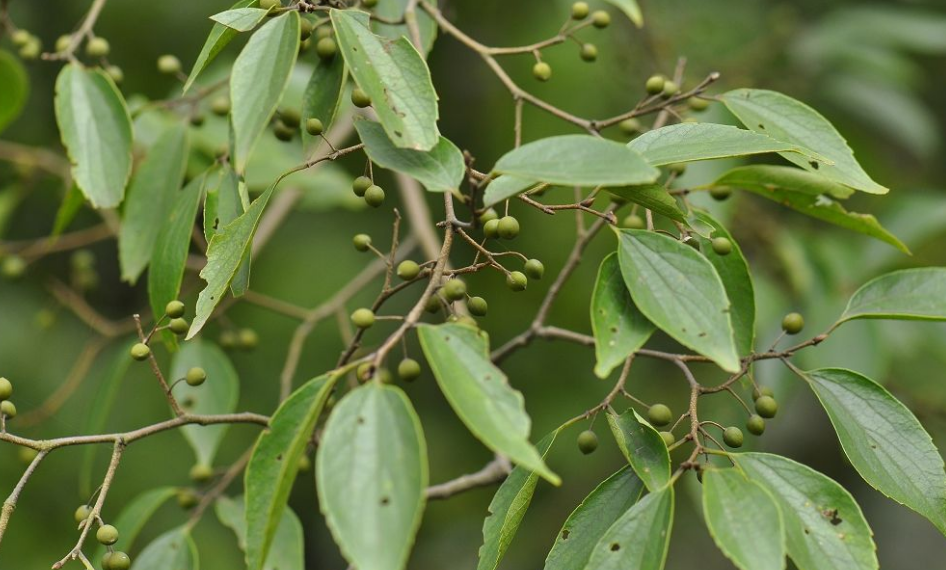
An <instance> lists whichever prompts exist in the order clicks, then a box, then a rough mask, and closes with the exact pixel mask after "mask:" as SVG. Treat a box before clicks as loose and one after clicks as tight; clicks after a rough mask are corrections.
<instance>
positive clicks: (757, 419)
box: [723, 388, 778, 448]
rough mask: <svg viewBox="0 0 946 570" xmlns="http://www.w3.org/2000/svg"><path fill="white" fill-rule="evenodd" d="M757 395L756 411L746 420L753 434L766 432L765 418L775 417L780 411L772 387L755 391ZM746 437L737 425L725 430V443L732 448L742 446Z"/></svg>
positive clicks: (754, 394)
mask: <svg viewBox="0 0 946 570" xmlns="http://www.w3.org/2000/svg"><path fill="white" fill-rule="evenodd" d="M753 396H754V397H755V411H756V413H754V414H751V415H750V416H749V419H748V420H746V429H747V430H749V433H751V434H752V435H757V436H758V435H762V434H763V433H765V420H766V419H771V418H774V417H775V414H776V413H778V402H776V401H775V398H774V397H773V396H772V390H771V389H770V388H762V389H760V390H757V391H755V392H754V393H753ZM743 442H744V437H743V434H742V430H741V429H739V428H738V427H736V426H729V427H727V428H725V429H724V430H723V443H725V444H726V445H727V446H729V447H732V448H739V447H742V444H743Z"/></svg>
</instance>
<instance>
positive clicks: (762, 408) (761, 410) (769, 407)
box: [755, 396, 778, 419]
mask: <svg viewBox="0 0 946 570" xmlns="http://www.w3.org/2000/svg"><path fill="white" fill-rule="evenodd" d="M755 411H756V413H758V414H759V415H760V416H762V417H763V418H766V419H771V418H774V417H775V414H777V413H778V402H776V401H775V398H773V397H772V396H760V397H759V399H758V400H756V401H755Z"/></svg>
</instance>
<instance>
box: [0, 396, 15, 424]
mask: <svg viewBox="0 0 946 570" xmlns="http://www.w3.org/2000/svg"><path fill="white" fill-rule="evenodd" d="M0 416H6V417H7V419H8V420H12V419H13V418H15V417H16V406H15V405H14V404H13V402H11V401H10V400H4V401H2V402H0Z"/></svg>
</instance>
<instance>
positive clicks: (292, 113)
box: [279, 107, 302, 129]
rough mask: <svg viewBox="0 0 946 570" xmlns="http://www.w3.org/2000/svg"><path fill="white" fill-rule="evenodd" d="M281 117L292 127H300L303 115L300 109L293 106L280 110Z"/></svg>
mask: <svg viewBox="0 0 946 570" xmlns="http://www.w3.org/2000/svg"><path fill="white" fill-rule="evenodd" d="M279 118H280V119H282V122H283V123H284V124H285V125H286V126H287V127H289V128H290V129H298V128H299V124H300V123H301V122H302V115H301V114H300V113H299V110H298V109H295V108H293V107H287V108H285V109H282V110H280V111H279Z"/></svg>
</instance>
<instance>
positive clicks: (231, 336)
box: [217, 331, 240, 350]
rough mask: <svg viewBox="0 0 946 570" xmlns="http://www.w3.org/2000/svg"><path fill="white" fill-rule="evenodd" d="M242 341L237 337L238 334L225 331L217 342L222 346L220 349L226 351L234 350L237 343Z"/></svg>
mask: <svg viewBox="0 0 946 570" xmlns="http://www.w3.org/2000/svg"><path fill="white" fill-rule="evenodd" d="M239 341H240V339H239V338H238V337H237V334H236V333H235V332H234V331H223V332H222V333H220V339H219V340H218V341H217V342H218V343H219V344H220V348H222V349H224V350H233V349H234V348H236V345H237V343H238V342H239Z"/></svg>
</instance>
